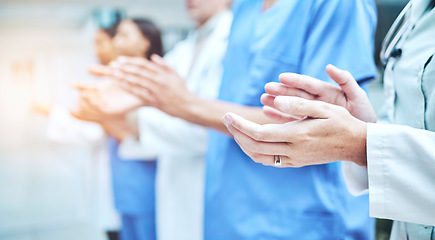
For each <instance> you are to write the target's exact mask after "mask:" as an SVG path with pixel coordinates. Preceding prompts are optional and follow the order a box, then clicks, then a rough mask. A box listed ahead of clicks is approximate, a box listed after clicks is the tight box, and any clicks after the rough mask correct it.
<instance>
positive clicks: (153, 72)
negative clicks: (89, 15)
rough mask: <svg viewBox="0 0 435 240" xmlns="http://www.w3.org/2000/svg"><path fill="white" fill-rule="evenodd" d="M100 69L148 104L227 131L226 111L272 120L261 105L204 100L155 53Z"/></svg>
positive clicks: (177, 115)
mask: <svg viewBox="0 0 435 240" xmlns="http://www.w3.org/2000/svg"><path fill="white" fill-rule="evenodd" d="M100 72H101V74H105V75H109V76H112V77H113V78H115V79H117V80H118V81H119V82H120V85H121V86H122V87H123V88H124V89H126V90H127V91H129V92H130V93H132V94H134V95H136V96H138V97H139V98H140V99H142V101H143V102H142V103H143V105H145V106H152V107H155V108H157V109H159V110H161V111H163V112H165V113H167V114H169V115H171V116H174V117H178V118H181V119H184V120H186V121H189V122H192V123H195V124H199V125H201V126H205V127H210V128H214V129H216V130H218V131H221V132H224V133H227V134H228V130H227V128H226V127H225V125H224V124H223V123H222V117H223V116H224V115H225V113H227V112H234V113H237V114H239V115H241V116H243V117H244V118H246V119H249V120H250V121H253V122H256V123H259V124H264V123H271V122H272V120H271V119H269V118H268V117H266V115H265V114H264V113H263V112H262V109H261V108H260V107H247V106H242V105H237V104H233V103H229V102H224V101H218V100H213V99H204V98H201V97H199V96H197V95H195V94H194V93H191V92H190V91H189V90H188V89H187V88H186V86H185V81H184V80H183V79H182V78H181V77H180V76H179V75H178V74H177V73H176V72H175V71H174V70H172V69H171V68H170V67H169V66H168V65H167V64H166V63H165V62H164V60H163V59H162V58H160V57H158V56H156V55H155V56H153V57H152V60H151V61H148V60H146V59H142V58H125V57H124V58H120V59H118V60H117V61H116V62H114V63H113V64H112V65H111V69H110V70H107V69H106V70H104V71H100ZM204 81H206V79H204Z"/></svg>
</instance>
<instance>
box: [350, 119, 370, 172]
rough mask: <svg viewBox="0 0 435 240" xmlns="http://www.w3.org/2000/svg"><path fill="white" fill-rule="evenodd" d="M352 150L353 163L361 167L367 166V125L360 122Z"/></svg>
mask: <svg viewBox="0 0 435 240" xmlns="http://www.w3.org/2000/svg"><path fill="white" fill-rule="evenodd" d="M355 129H356V131H355V134H354V140H353V141H352V144H353V145H354V146H353V147H352V148H351V149H353V151H352V153H353V154H352V155H351V161H352V162H354V163H355V164H357V165H359V166H367V123H365V122H363V121H358V124H357V127H355Z"/></svg>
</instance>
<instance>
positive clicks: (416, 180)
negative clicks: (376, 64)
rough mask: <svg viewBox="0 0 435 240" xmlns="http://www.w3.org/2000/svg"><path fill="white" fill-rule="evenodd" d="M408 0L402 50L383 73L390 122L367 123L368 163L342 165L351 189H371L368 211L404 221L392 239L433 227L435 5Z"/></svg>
mask: <svg viewBox="0 0 435 240" xmlns="http://www.w3.org/2000/svg"><path fill="white" fill-rule="evenodd" d="M411 2H412V4H413V5H412V9H411V11H412V12H411V19H410V21H411V24H410V28H409V29H408V31H407V33H406V34H405V35H404V36H403V37H402V39H401V40H400V41H399V43H398V45H397V47H398V48H400V49H401V50H402V55H401V56H400V57H398V58H395V59H391V60H390V61H389V63H388V65H387V68H386V72H385V76H384V88H385V89H384V91H385V95H386V106H388V107H387V108H385V110H386V114H385V115H386V123H388V124H380V123H378V124H371V123H369V124H368V126H367V164H368V168H360V167H358V166H356V165H354V164H352V163H344V168H343V169H344V175H345V177H346V179H347V183H348V187H349V190H350V191H351V192H352V193H353V194H363V193H367V192H368V193H369V198H370V216H372V217H377V218H387V219H392V220H396V221H402V222H395V223H394V226H393V231H392V235H391V239H431V234H432V231H433V230H434V229H433V227H429V226H426V225H431V226H435V133H434V131H435V56H434V53H435V25H434V23H435V10H432V11H431V12H425V10H426V9H427V6H428V3H429V2H430V1H429V0H415V1H411ZM405 222H407V223H405ZM419 224H423V225H419Z"/></svg>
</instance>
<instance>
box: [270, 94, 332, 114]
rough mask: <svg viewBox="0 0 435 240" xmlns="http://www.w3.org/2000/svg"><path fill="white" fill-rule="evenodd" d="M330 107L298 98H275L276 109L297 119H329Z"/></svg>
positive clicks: (322, 103) (329, 105)
mask: <svg viewBox="0 0 435 240" xmlns="http://www.w3.org/2000/svg"><path fill="white" fill-rule="evenodd" d="M331 106H332V105H331V104H329V103H325V102H321V101H314V100H307V99H303V98H299V97H289V96H278V97H276V98H275V107H276V109H278V110H279V111H281V112H283V113H286V114H289V115H290V116H295V117H298V118H305V117H309V118H320V119H326V118H329V115H330V114H329V109H330V108H331Z"/></svg>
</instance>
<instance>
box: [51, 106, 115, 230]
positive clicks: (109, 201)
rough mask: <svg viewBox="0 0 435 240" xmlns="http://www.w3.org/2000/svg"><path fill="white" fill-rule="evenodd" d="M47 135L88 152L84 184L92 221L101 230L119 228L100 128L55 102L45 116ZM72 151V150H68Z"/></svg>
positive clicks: (56, 140) (103, 137)
mask: <svg viewBox="0 0 435 240" xmlns="http://www.w3.org/2000/svg"><path fill="white" fill-rule="evenodd" d="M47 137H48V139H49V140H51V141H53V142H57V143H61V144H67V145H75V146H80V147H81V148H82V149H86V151H88V152H89V156H90V157H89V159H88V161H89V164H88V166H87V167H88V168H89V169H86V170H87V173H88V178H89V179H88V181H87V184H88V185H89V186H86V187H87V189H88V190H89V192H88V194H89V196H88V198H89V201H90V203H89V205H90V208H92V213H91V214H92V215H93V216H92V221H93V224H94V225H95V226H97V227H98V228H99V229H100V230H101V231H102V232H105V231H107V230H118V229H119V228H120V220H119V217H118V214H117V212H116V210H115V206H114V202H113V191H112V181H111V174H110V163H109V156H108V152H107V148H106V143H105V139H106V136H105V133H104V130H103V128H102V127H101V126H100V125H99V124H97V123H93V122H87V121H82V120H78V119H76V118H74V117H72V116H71V114H70V113H69V111H68V110H67V109H66V108H65V107H61V106H54V107H53V108H52V109H51V111H50V115H49V118H48V124H47ZM71 154H74V153H71Z"/></svg>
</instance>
